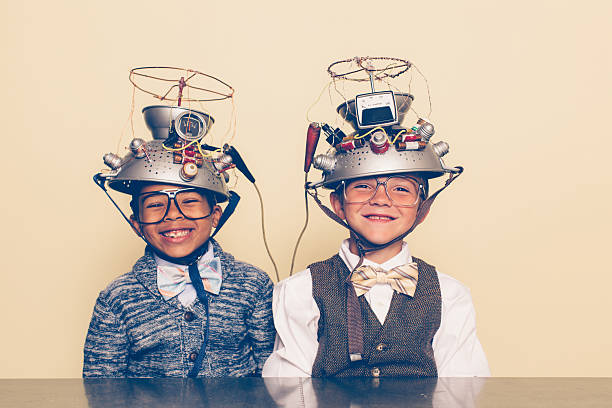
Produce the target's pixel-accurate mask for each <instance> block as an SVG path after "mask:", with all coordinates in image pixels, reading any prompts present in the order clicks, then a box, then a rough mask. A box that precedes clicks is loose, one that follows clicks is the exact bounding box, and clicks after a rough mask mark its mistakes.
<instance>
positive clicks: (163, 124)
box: [142, 105, 215, 140]
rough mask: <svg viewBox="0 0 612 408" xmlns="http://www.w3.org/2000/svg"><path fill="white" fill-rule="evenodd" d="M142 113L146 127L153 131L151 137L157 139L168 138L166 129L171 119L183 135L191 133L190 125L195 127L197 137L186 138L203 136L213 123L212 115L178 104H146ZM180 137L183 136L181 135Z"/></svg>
mask: <svg viewBox="0 0 612 408" xmlns="http://www.w3.org/2000/svg"><path fill="white" fill-rule="evenodd" d="M142 114H143V115H144V120H145V123H146V124H147V127H148V128H149V130H150V131H151V133H153V139H159V140H164V139H167V138H168V131H169V130H170V127H171V125H172V121H175V126H177V127H178V129H177V130H179V134H180V131H181V130H183V133H185V135H191V133H190V132H189V130H191V127H197V133H198V137H191V138H190V137H189V136H185V138H186V139H188V140H192V139H199V138H202V137H204V135H205V134H206V133H207V132H208V130H209V129H210V127H211V126H212V124H213V123H215V120H214V119H213V117H212V116H210V115H208V114H206V113H203V112H199V111H196V110H191V109H186V108H182V107H178V106H163V105H154V106H147V107H146V108H144V109H143V110H142ZM183 117H185V120H182V119H183ZM176 122H179V123H176ZM183 122H184V123H183ZM181 127H182V129H181ZM181 137H183V136H182V135H181Z"/></svg>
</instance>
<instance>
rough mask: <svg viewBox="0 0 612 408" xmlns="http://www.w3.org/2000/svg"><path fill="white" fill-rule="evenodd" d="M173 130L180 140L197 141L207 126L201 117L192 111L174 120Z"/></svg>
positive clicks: (204, 132)
mask: <svg viewBox="0 0 612 408" xmlns="http://www.w3.org/2000/svg"><path fill="white" fill-rule="evenodd" d="M175 129H176V133H177V134H178V135H179V136H180V137H181V138H182V139H185V140H188V141H192V140H199V139H201V138H203V137H204V135H205V134H206V132H207V131H208V124H207V122H206V121H205V120H204V118H203V117H202V116H201V115H199V114H197V113H195V112H193V111H187V112H184V113H181V114H180V115H179V116H178V117H177V118H176V122H175Z"/></svg>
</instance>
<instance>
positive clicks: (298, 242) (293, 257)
mask: <svg viewBox="0 0 612 408" xmlns="http://www.w3.org/2000/svg"><path fill="white" fill-rule="evenodd" d="M306 183H308V173H306V174H305V175H304V186H305V185H306ZM304 204H305V206H306V220H305V221H304V227H302V231H300V235H299V236H298V239H297V241H296V242H295V247H294V248H293V256H292V257H291V269H290V270H289V276H291V275H293V267H294V265H295V256H296V254H297V250H298V247H299V246H300V241H301V240H302V237H303V236H304V232H306V228H307V227H308V190H307V189H306V188H304Z"/></svg>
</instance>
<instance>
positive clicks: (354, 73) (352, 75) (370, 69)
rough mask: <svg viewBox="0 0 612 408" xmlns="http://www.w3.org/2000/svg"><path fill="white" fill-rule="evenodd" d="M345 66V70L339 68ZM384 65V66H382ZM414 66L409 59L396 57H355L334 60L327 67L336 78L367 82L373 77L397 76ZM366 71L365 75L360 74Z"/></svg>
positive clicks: (386, 77) (329, 72)
mask: <svg viewBox="0 0 612 408" xmlns="http://www.w3.org/2000/svg"><path fill="white" fill-rule="evenodd" d="M345 65H348V66H347V67H345V69H344V70H343V71H346V72H339V71H334V69H336V70H338V69H340V68H341V67H343V66H345ZM381 65H383V66H381ZM410 67H412V63H411V62H410V61H408V60H405V59H401V58H394V57H353V58H348V59H345V60H340V61H335V62H332V63H331V64H330V65H329V67H327V73H328V74H329V75H330V76H331V77H332V78H333V79H334V80H335V79H344V80H346V81H355V82H366V81H370V80H371V79H372V78H373V79H375V80H379V81H382V80H385V79H391V78H396V77H398V76H400V75H402V74H403V73H405V72H406V71H408V70H409V69H410ZM362 72H365V76H359V74H360V73H362Z"/></svg>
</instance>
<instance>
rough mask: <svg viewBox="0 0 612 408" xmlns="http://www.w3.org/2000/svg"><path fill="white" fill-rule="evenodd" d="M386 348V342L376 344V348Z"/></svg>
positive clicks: (381, 349)
mask: <svg viewBox="0 0 612 408" xmlns="http://www.w3.org/2000/svg"><path fill="white" fill-rule="evenodd" d="M386 348H387V345H386V344H385V343H380V344H379V345H378V346H376V350H378V351H383V350H384V349H386Z"/></svg>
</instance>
